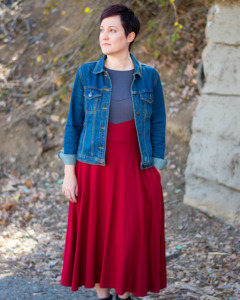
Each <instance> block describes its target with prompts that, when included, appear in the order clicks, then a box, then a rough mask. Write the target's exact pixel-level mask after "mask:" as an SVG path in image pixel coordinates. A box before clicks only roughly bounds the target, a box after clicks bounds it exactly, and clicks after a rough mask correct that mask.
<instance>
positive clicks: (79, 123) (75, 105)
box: [58, 68, 84, 165]
mask: <svg viewBox="0 0 240 300" xmlns="http://www.w3.org/2000/svg"><path fill="white" fill-rule="evenodd" d="M83 93H84V90H83V79H82V74H81V68H78V70H77V74H76V77H75V81H74V84H73V90H72V95H71V103H70V107H69V112H68V118H67V123H66V127H65V134H64V152H62V151H60V152H59V153H58V156H59V157H60V158H61V159H62V160H63V162H64V164H69V165H75V164H76V160H77V149H78V143H79V137H80V134H81V131H82V128H83V120H84V97H83Z"/></svg>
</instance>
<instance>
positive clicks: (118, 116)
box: [59, 4, 167, 299]
mask: <svg viewBox="0 0 240 300" xmlns="http://www.w3.org/2000/svg"><path fill="white" fill-rule="evenodd" d="M100 22H101V24H100V34H99V43H100V46H101V49H102V52H103V54H104V56H103V57H102V58H101V59H100V60H98V61H94V62H89V63H85V64H83V65H82V66H81V67H79V68H78V71H77V75H76V78H75V82H74V86H73V92H72V96H71V104H70V109H69V114H68V119H67V124H66V128H65V137H64V153H63V152H61V151H60V152H59V157H60V158H61V159H62V160H63V161H64V163H65V176H64V181H63V186H62V191H63V193H64V195H66V197H67V198H68V199H69V201H70V202H69V215H68V224H67V233H66V241H65V251H64V260H63V269H62V278H61V284H62V285H64V286H71V290H72V291H76V290H78V287H80V286H82V285H84V286H85V288H93V287H94V286H95V287H96V291H97V295H98V298H99V299H112V295H111V294H110V289H111V288H115V290H116V297H117V299H131V297H130V293H133V294H134V295H135V296H139V297H143V296H145V295H147V292H148V291H150V292H151V291H152V292H155V293H156V292H159V290H160V289H163V288H165V287H166V285H167V284H166V258H165V240H164V239H165V236H164V202H163V194H162V186H161V173H160V171H159V172H158V169H159V170H161V169H163V168H164V167H165V166H166V164H167V160H165V159H164V151H165V126H166V116H165V106H164V99H163V92H162V86H161V81H160V77H159V74H158V72H157V71H156V70H155V69H154V68H152V67H150V66H148V65H146V64H142V63H140V62H138V61H137V59H136V58H135V56H134V55H133V54H132V53H131V52H130V48H131V45H132V43H133V42H134V40H135V38H136V36H137V34H138V32H139V29H140V23H139V20H138V19H137V17H136V16H135V15H134V12H133V11H132V10H131V9H130V8H128V7H127V6H125V5H122V4H117V5H112V6H109V7H107V8H106V9H105V10H104V11H103V13H102V15H101V18H100Z"/></svg>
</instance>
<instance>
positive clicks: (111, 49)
mask: <svg viewBox="0 0 240 300" xmlns="http://www.w3.org/2000/svg"><path fill="white" fill-rule="evenodd" d="M134 37H135V33H134V32H131V33H129V34H128V37H126V36H125V33H124V28H123V27H122V24H121V19H120V16H119V15H117V16H111V17H108V18H105V19H103V20H102V22H101V25H100V33H99V44H100V47H101V49H102V52H103V53H104V54H106V55H109V54H110V55H113V54H117V53H120V52H125V51H128V47H129V44H130V42H132V41H133V39H134Z"/></svg>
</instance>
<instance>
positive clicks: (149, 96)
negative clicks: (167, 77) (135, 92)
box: [140, 91, 154, 103]
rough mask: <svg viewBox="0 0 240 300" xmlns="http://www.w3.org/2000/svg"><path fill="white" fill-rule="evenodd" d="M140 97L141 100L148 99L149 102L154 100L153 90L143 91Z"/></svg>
mask: <svg viewBox="0 0 240 300" xmlns="http://www.w3.org/2000/svg"><path fill="white" fill-rule="evenodd" d="M140 98H141V100H143V101H147V102H149V103H152V102H153V100H154V99H153V92H151V91H150V92H143V93H141V94H140Z"/></svg>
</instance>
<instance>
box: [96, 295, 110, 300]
mask: <svg viewBox="0 0 240 300" xmlns="http://www.w3.org/2000/svg"><path fill="white" fill-rule="evenodd" d="M112 298H113V295H110V296H109V297H108V298H98V299H100V300H112Z"/></svg>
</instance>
